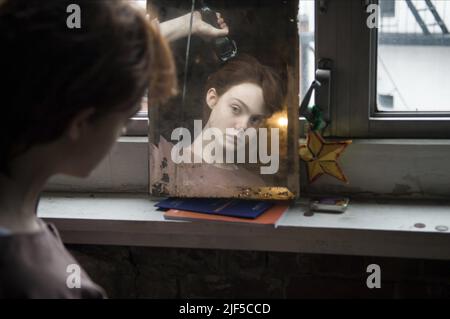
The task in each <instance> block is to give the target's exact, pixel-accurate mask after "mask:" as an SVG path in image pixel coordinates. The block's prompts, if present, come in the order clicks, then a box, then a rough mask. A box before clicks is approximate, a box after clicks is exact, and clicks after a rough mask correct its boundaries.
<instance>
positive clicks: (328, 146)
mask: <svg viewBox="0 0 450 319" xmlns="http://www.w3.org/2000/svg"><path fill="white" fill-rule="evenodd" d="M351 143H352V141H351V140H348V141H341V142H326V141H325V140H324V139H323V137H322V136H321V135H320V134H319V133H317V132H314V131H312V130H310V131H309V133H308V136H307V138H306V144H304V145H301V146H300V149H299V154H300V157H301V159H302V160H304V161H305V162H306V166H307V168H308V179H309V182H310V183H312V182H314V181H315V180H316V179H318V178H319V177H320V176H322V175H324V174H326V175H330V176H333V177H335V178H337V179H339V180H341V181H343V182H345V183H348V181H347V177H345V175H344V172H343V171H342V169H341V168H340V167H339V164H338V163H337V159H338V158H339V156H340V155H341V154H342V153H343V152H344V150H345V149H346V148H347V146H348V145H349V144H351Z"/></svg>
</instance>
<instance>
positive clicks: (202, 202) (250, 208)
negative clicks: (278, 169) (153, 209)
mask: <svg viewBox="0 0 450 319" xmlns="http://www.w3.org/2000/svg"><path fill="white" fill-rule="evenodd" d="M273 205H274V203H273V202H268V201H257V200H241V199H221V198H168V199H165V200H163V201H161V202H159V203H157V204H155V206H157V207H159V208H161V209H178V210H186V211H192V212H197V213H205V214H215V215H223V216H233V217H242V218H250V219H254V218H256V217H258V216H259V215H261V214H262V213H264V212H265V211H266V210H268V209H269V208H270V207H272V206H273Z"/></svg>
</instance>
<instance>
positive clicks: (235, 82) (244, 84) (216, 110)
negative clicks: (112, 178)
mask: <svg viewBox="0 0 450 319" xmlns="http://www.w3.org/2000/svg"><path fill="white" fill-rule="evenodd" d="M283 97H284V95H283V92H282V87H281V84H280V79H279V77H278V76H277V74H276V73H275V72H274V71H273V70H272V69H271V68H269V67H267V66H265V65H262V64H260V63H259V62H258V61H257V60H256V59H255V58H253V57H251V56H248V55H244V56H241V57H238V58H235V59H233V60H230V61H229V62H227V63H226V64H225V65H224V66H223V67H221V68H220V69H219V70H218V71H217V72H215V73H213V74H212V75H210V76H209V77H208V80H207V83H206V90H205V105H206V109H207V110H208V112H207V113H209V115H208V116H207V117H206V118H207V122H206V124H205V125H204V127H203V131H202V132H201V134H199V135H198V136H197V137H196V138H195V140H194V141H193V143H192V144H191V145H189V146H187V147H185V148H183V149H181V150H179V151H178V150H177V151H175V152H174V151H173V149H174V145H173V144H172V143H170V142H168V141H167V140H166V139H164V137H162V136H161V139H160V143H159V145H158V147H156V146H155V145H153V147H152V164H153V165H152V167H151V184H152V186H153V187H154V188H155V189H156V190H158V191H161V192H163V193H164V192H165V193H170V194H176V192H179V190H180V189H182V194H181V193H180V195H183V196H189V195H195V196H197V197H198V196H212V195H213V194H215V195H220V196H234V195H235V194H236V189H238V188H250V187H263V186H266V185H265V182H264V180H263V179H262V178H261V177H260V176H259V174H255V173H253V172H250V171H249V170H247V169H246V165H245V164H242V165H238V164H236V163H212V164H207V163H211V162H214V159H211V158H209V156H211V154H210V153H209V152H205V151H204V149H205V147H206V145H207V144H210V143H211V140H210V139H208V138H206V139H205V137H204V136H205V132H206V131H207V130H210V129H215V130H216V132H217V133H219V134H220V135H221V136H222V138H221V139H220V138H219V140H218V144H219V145H220V147H221V148H222V149H223V154H224V156H225V154H226V152H227V151H228V152H230V153H231V152H233V154H234V153H235V152H237V150H238V147H239V146H241V147H242V146H245V142H247V143H248V142H249V140H248V139H245V140H243V136H244V134H245V133H246V130H247V129H249V128H254V129H258V128H260V127H261V126H262V125H263V124H264V123H265V120H266V119H268V118H269V117H271V116H272V115H273V114H274V113H275V112H278V111H281V110H282V107H283ZM241 139H242V141H241V143H239V140H241ZM174 153H176V154H180V156H182V155H184V154H188V157H189V158H190V159H191V163H194V164H190V163H187V164H186V163H181V164H175V162H176V161H174V158H173V155H174ZM224 162H225V161H224ZM161 163H165V164H164V165H161ZM166 164H167V165H166ZM175 176H176V180H174V179H173V178H174V177H175Z"/></svg>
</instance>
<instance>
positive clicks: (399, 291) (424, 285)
mask: <svg viewBox="0 0 450 319" xmlns="http://www.w3.org/2000/svg"><path fill="white" fill-rule="evenodd" d="M68 248H69V250H70V251H71V252H72V253H73V254H74V256H75V257H76V258H77V260H78V261H79V262H80V264H81V265H82V266H83V267H84V268H85V270H86V271H87V272H88V273H89V275H90V276H91V277H92V279H93V280H94V281H96V282H97V283H98V284H100V285H101V286H103V287H104V288H105V290H106V291H107V293H108V295H109V297H110V298H247V297H248V298H408V297H413V298H449V297H450V261H435V260H418V259H399V258H380V257H362V256H337V255H313V254H295V253H275V252H254V251H227V250H199V249H176V248H146V247H117V246H83V245H71V246H69V247H68ZM369 264H378V265H380V267H381V288H380V289H368V288H367V286H366V279H367V276H369V275H370V274H369V273H367V272H366V268H367V266H368V265H369Z"/></svg>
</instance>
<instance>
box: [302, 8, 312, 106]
mask: <svg viewBox="0 0 450 319" xmlns="http://www.w3.org/2000/svg"><path fill="white" fill-rule="evenodd" d="M314 6H315V1H314V0H304V1H300V5H299V17H298V21H299V31H300V96H301V99H302V100H303V98H304V96H305V94H306V91H308V88H309V86H310V85H311V83H312V81H313V80H314V70H315V54H314V52H315V46H314V44H315V42H314ZM310 104H311V105H313V104H314V94H313V96H312V98H311V102H310Z"/></svg>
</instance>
